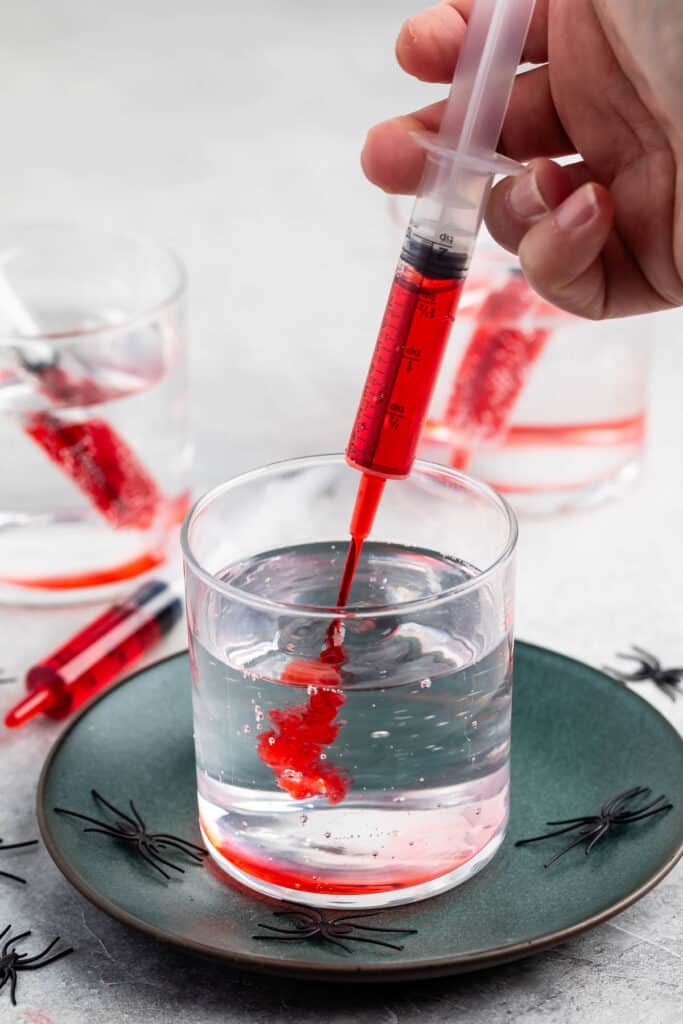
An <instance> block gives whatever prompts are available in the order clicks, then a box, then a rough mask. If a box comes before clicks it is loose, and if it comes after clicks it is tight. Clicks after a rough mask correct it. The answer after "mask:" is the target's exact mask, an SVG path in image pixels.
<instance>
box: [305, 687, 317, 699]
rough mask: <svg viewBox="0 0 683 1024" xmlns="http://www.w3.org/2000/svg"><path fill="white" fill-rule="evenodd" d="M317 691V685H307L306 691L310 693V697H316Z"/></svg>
mask: <svg viewBox="0 0 683 1024" xmlns="http://www.w3.org/2000/svg"><path fill="white" fill-rule="evenodd" d="M317 692H318V687H317V686H312V685H311V686H307V687H306V693H307V694H308V696H309V697H315V695H316V693H317Z"/></svg>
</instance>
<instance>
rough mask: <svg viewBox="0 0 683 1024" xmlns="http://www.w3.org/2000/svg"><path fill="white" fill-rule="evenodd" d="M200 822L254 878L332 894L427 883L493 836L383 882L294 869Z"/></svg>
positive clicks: (357, 893) (230, 860)
mask: <svg viewBox="0 0 683 1024" xmlns="http://www.w3.org/2000/svg"><path fill="white" fill-rule="evenodd" d="M200 823H201V826H202V830H203V832H204V835H205V836H206V838H207V840H208V841H209V843H210V845H211V846H212V847H213V849H214V850H215V851H216V853H218V854H219V855H220V856H221V857H223V858H224V859H225V860H226V861H228V863H230V864H232V865H233V866H234V867H235V868H237V869H238V870H239V871H242V872H244V874H246V875H251V876H252V878H254V879H259V880H260V881H262V882H267V883H269V884H270V885H278V886H280V887H281V888H283V889H294V890H298V891H300V892H308V893H319V894H321V895H330V896H335V895H336V896H363V895H371V894H372V893H381V892H397V891H400V890H401V889H410V888H413V887H414V886H418V885H425V884H426V883H428V882H433V881H435V880H436V879H438V878H442V877H443V876H444V875H449V874H451V873H452V872H453V871H456V870H457V869H458V868H461V867H463V865H465V864H467V863H469V861H471V860H473V859H474V857H476V856H477V854H479V853H480V852H481V851H482V850H483V849H484V847H485V846H487V845H488V844H489V843H490V842H491V839H492V838H493V836H492V835H491V833H487V834H486V836H485V838H483V840H482V842H481V844H480V845H479V846H478V847H477V848H476V849H474V850H468V852H467V854H465V855H462V856H461V857H455V858H454V859H453V862H452V863H451V864H449V865H448V866H447V867H446V868H444V866H443V863H441V864H440V866H439V869H438V870H436V871H435V870H434V868H432V869H431V870H430V869H429V865H428V864H424V865H422V866H421V867H420V869H419V870H418V869H414V870H412V871H409V872H405V873H403V874H401V875H400V876H398V875H397V874H396V872H395V871H394V872H392V873H391V876H390V877H388V878H387V879H386V880H384V881H381V882H380V881H378V880H370V879H369V880H368V881H367V882H360V881H358V880H354V881H352V882H350V881H349V880H348V877H346V876H345V875H344V874H343V872H341V871H340V872H339V873H332V872H330V871H329V870H326V872H325V877H324V878H321V877H320V876H315V875H313V874H309V873H307V872H304V871H294V870H292V869H291V868H287V867H284V866H283V865H281V864H278V863H277V861H276V860H275V859H274V858H273V857H269V856H268V855H267V854H265V853H264V854H256V853H254V852H253V851H251V850H249V851H247V850H244V849H243V848H241V847H239V846H238V845H236V844H235V845H231V844H228V843H226V842H221V841H220V840H218V839H217V837H216V836H215V834H213V833H212V830H211V828H210V826H209V825H208V824H207V822H206V821H204V820H203V818H202V817H201V815H200ZM388 871H389V869H388ZM374 874H379V871H378V870H377V869H375V870H374Z"/></svg>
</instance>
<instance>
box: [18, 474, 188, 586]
mask: <svg viewBox="0 0 683 1024" xmlns="http://www.w3.org/2000/svg"><path fill="white" fill-rule="evenodd" d="M166 504H167V510H166V518H167V528H169V529H170V528H171V527H172V526H178V525H179V524H180V523H181V522H182V521H183V519H184V518H185V515H186V514H187V510H188V509H189V507H190V496H189V494H186V493H185V494H182V495H180V496H179V497H177V498H175V499H173V500H172V501H170V502H167V503H166ZM165 561H166V552H165V551H164V550H162V549H157V550H152V551H146V552H143V554H141V555H138V556H136V557H135V558H131V559H130V560H129V561H127V562H120V563H118V564H117V565H112V566H107V567H105V568H103V569H93V570H92V571H90V572H79V573H68V574H63V575H60V576H30V577H24V576H3V575H1V574H0V585H2V584H4V585H6V586H10V587H26V588H27V589H29V590H31V589H32V590H78V589H85V588H87V587H102V586H107V585H108V584H110V583H122V582H123V581H124V580H129V579H135V577H137V576H142V575H143V574H144V573H147V572H151V571H152V569H156V568H157V566H159V565H162V564H163V563H164V562H165Z"/></svg>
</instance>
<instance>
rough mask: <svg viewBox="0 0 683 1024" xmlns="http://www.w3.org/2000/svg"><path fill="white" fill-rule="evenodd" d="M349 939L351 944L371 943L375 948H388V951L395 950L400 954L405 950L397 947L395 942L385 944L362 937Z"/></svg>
mask: <svg viewBox="0 0 683 1024" xmlns="http://www.w3.org/2000/svg"><path fill="white" fill-rule="evenodd" d="M347 938H348V940H349V942H369V943H371V944H372V945H373V946H386V948H387V949H395V950H397V951H398V952H399V953H400V952H401V950H402V949H404V948H405V947H404V946H398V945H396V943H394V942H384V941H383V940H382V939H367V938H365V937H364V936H362V935H347Z"/></svg>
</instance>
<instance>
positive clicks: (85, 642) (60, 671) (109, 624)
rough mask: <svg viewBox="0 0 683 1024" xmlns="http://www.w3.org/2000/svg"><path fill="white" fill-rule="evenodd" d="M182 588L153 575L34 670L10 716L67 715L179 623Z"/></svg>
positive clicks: (22, 719) (11, 721)
mask: <svg viewBox="0 0 683 1024" xmlns="http://www.w3.org/2000/svg"><path fill="white" fill-rule="evenodd" d="M182 610H183V602H182V598H181V596H180V590H179V588H176V587H175V586H174V585H173V584H169V583H166V582H164V581H163V580H150V581H149V582H147V583H143V584H142V586H140V587H138V588H137V590H135V591H134V592H133V593H132V594H131V595H130V596H129V597H127V598H125V599H124V600H123V601H120V602H118V603H117V604H114V605H112V607H111V608H108V609H107V611H106V612H104V613H103V614H102V615H100V616H98V617H97V618H96V619H95V620H94V621H93V622H91V623H90V624H89V625H87V626H86V627H85V629H82V630H81V631H80V632H79V633H76V635H75V636H73V637H71V639H70V640H67V642H66V643H65V644H63V645H62V646H61V647H59V648H58V649H57V650H56V651H53V652H52V654H50V655H48V657H47V658H44V659H43V660H42V661H39V662H38V664H36V665H34V666H33V667H32V668H30V669H29V671H28V673H27V675H26V688H27V689H28V690H29V694H28V696H27V697H24V699H23V700H22V701H20V702H19V703H18V704H16V705H15V706H14V707H13V708H12V709H11V710H10V711H8V712H7V714H6V715H5V725H6V726H8V728H10V729H15V728H17V727H18V726H20V725H24V724H25V723H26V722H28V721H29V720H30V719H31V718H34V717H35V716H36V715H38V714H44V715H49V717H50V718H64V717H65V716H66V715H68V714H70V713H71V712H72V711H75V710H76V708H78V707H80V706H81V704H84V703H85V701H87V700H89V699H90V698H91V697H93V696H94V695H95V694H96V693H98V692H99V691H100V690H102V689H103V688H104V687H105V686H107V685H108V684H109V683H110V682H111V681H112V680H113V679H115V678H116V676H118V675H120V674H121V673H122V672H123V671H124V670H125V669H127V668H129V667H130V666H131V665H132V664H133V662H135V661H137V659H138V658H141V657H142V655H143V654H144V653H145V651H148V650H149V649H150V647H153V646H154V644H156V643H157V642H158V641H159V640H161V638H162V637H163V636H165V635H166V634H167V633H168V632H169V631H170V630H171V629H172V628H173V626H174V625H175V624H176V622H177V621H178V619H179V618H180V616H181V614H182Z"/></svg>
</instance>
